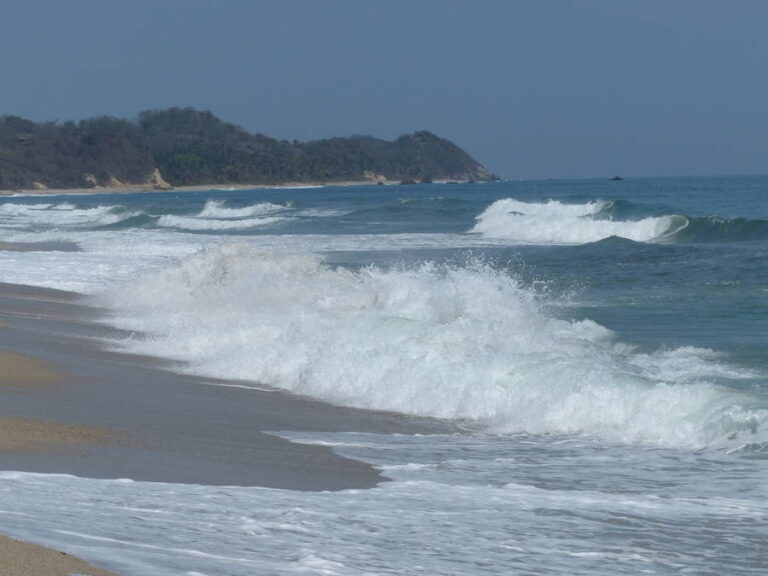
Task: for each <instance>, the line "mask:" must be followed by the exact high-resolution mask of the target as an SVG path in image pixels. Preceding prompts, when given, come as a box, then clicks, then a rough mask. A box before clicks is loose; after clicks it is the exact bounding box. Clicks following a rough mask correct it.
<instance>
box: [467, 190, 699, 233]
mask: <svg viewBox="0 0 768 576" xmlns="http://www.w3.org/2000/svg"><path fill="white" fill-rule="evenodd" d="M606 206H607V204H606V203H605V202H597V201H596V202H587V203H585V204H563V203H562V202H558V201H556V200H549V201H547V202H521V201H519V200H514V199H512V198H505V199H502V200H496V201H495V202H494V203H493V204H491V205H490V206H489V207H488V208H486V209H485V211H484V212H483V213H482V214H480V215H479V216H478V217H477V223H476V224H475V226H474V227H473V228H472V230H470V232H472V233H477V234H482V235H484V236H486V237H488V238H503V239H506V240H510V241H513V242H515V243H519V244H586V243H588V242H597V241H598V240H602V239H605V238H609V237H611V236H618V237H621V238H628V239H630V240H634V241H636V242H649V241H652V240H656V239H659V238H661V237H664V236H667V235H669V234H671V233H673V232H675V231H677V230H679V229H681V228H683V227H684V226H685V225H686V224H687V221H686V219H685V218H683V217H681V216H660V217H652V218H643V219H642V220H637V221H615V220H606V219H601V218H598V217H597V216H598V215H599V213H600V212H601V211H602V210H603V209H605V208H606Z"/></svg>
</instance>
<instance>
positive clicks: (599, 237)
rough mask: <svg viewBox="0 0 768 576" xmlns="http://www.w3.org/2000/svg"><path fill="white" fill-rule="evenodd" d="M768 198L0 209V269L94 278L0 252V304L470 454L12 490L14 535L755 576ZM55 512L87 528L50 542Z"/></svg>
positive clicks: (600, 190) (638, 184)
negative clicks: (228, 485)
mask: <svg viewBox="0 0 768 576" xmlns="http://www.w3.org/2000/svg"><path fill="white" fill-rule="evenodd" d="M767 194H768V177H724V178H703V177H698V178H664V179H661V178H659V179H637V180H626V181H623V182H610V181H600V180H579V181H537V182H498V183H489V184H454V185H448V184H433V185H416V186H397V187H390V186H386V187H350V188H339V187H326V188H308V189H280V190H211V191H203V192H195V193H175V192H162V193H159V192H158V193H150V194H134V195H92V196H49V197H14V198H9V199H3V200H1V201H0V234H2V235H1V236H0V240H3V241H17V242H38V241H46V242H50V241H65V242H73V243H75V244H77V245H78V246H79V247H80V251H78V252H43V251H41V252H30V253H24V254H19V253H2V252H0V272H1V273H2V280H3V281H6V282H18V283H25V284H31V285H42V286H51V287H57V288H64V289H72V290H76V291H80V292H83V293H85V294H88V295H89V296H90V297H91V298H93V299H94V301H95V302H97V303H99V304H100V305H104V306H107V307H108V308H109V309H111V310H112V317H111V322H112V323H113V324H115V325H117V326H121V327H126V328H130V329H134V330H139V331H142V332H145V333H148V334H150V335H151V337H150V338H147V339H137V340H135V341H123V342H112V343H110V345H112V346H117V347H119V348H121V349H128V350H133V351H139V352H142V353H149V354H154V355H158V356H163V357H168V358H173V359H176V360H180V361H182V362H184V366H186V368H185V369H186V370H188V371H189V372H191V373H197V374H205V375H212V376H217V377H220V378H225V379H226V378H232V379H237V380H246V381H249V380H250V381H253V382H254V383H261V384H267V385H272V386H276V387H280V388H284V389H287V390H290V391H293V392H296V393H301V394H307V395H310V396H313V397H317V398H320V399H324V400H327V401H329V402H333V403H337V404H342V405H350V406H356V407H362V408H371V409H387V410H395V411H400V412H404V413H409V414H418V415H427V416H434V417H438V418H446V419H450V420H452V421H454V422H456V423H457V424H458V425H459V426H460V428H461V429H463V430H465V432H463V433H460V434H456V435H449V436H432V437H407V436H396V435H395V436H377V435H362V434H358V435H354V434H347V435H306V434H302V435H300V436H299V435H296V434H294V433H291V432H290V431H285V432H284V433H282V434H284V435H285V436H286V437H289V438H291V439H294V440H296V441H303V442H320V443H323V444H330V445H332V446H334V447H335V449H337V450H338V451H339V452H341V453H343V454H345V455H349V456H352V457H355V458H359V459H361V460H365V461H368V462H371V463H373V464H375V465H377V466H381V467H382V468H383V469H384V470H385V473H386V474H387V475H388V476H390V477H392V478H393V479H394V480H395V481H394V482H391V483H388V484H385V485H383V486H381V487H379V488H376V489H374V490H370V491H363V492H354V491H352V492H344V493H338V494H320V495H318V494H314V495H313V494H300V495H299V494H293V493H290V492H283V491H275V490H266V489H250V490H249V489H240V488H238V489H232V490H227V491H224V492H222V491H221V490H218V489H217V490H214V489H209V488H206V487H183V486H165V487H163V486H162V485H147V484H142V483H117V482H110V481H95V480H87V479H73V478H63V477H55V476H37V475H28V474H15V473H6V474H4V475H2V476H0V510H1V511H2V512H0V514H2V518H3V522H4V527H5V525H6V524H8V525H9V526H10V527H9V528H8V529H7V531H8V532H9V533H15V534H17V535H19V536H28V535H30V534H44V535H45V538H46V539H47V541H48V542H49V543H51V544H54V545H59V546H68V547H69V549H72V550H74V551H77V552H79V553H81V554H83V555H85V556H86V557H91V558H93V559H101V560H103V561H105V562H111V565H113V566H114V567H115V568H117V569H122V570H123V571H124V572H125V573H126V574H145V573H150V572H149V571H148V570H150V571H151V572H152V573H155V574H187V573H202V574H262V573H263V574H273V573H297V574H390V573H395V574H413V573H429V574H569V575H570V574H585V575H586V574H590V575H591V574H606V575H608V574H640V573H650V574H765V573H766V572H768V558H766V552H765V550H766V549H768V507H767V505H766V501H768V432H766V430H768V376H766V375H767V374H768V337H767V335H768V264H767V262H768V260H767V259H768V201H767V200H768V196H767ZM164 490H165V491H166V492H164ZM167 491H172V492H173V494H174V495H175V500H174V501H173V502H170V501H169V500H168V499H167V498H165V497H164V496H163V494H167ZM41 492H43V493H46V494H50V495H52V496H51V497H54V496H55V497H57V498H60V499H61V502H62V504H61V513H62V514H66V515H67V516H68V517H75V516H77V515H78V514H79V515H81V516H82V517H83V521H82V522H81V523H80V524H81V525H80V526H75V527H73V528H72V529H71V530H69V531H68V532H61V530H58V529H57V528H56V527H55V520H56V516H55V515H53V519H49V518H48V516H50V514H47V513H46V511H45V506H44V505H42V504H41V503H40V499H39V498H37V497H36V496H35V494H39V493H41ZM64 495H66V496H64ZM107 495H108V496H107ZM128 502H134V503H135V502H141V503H142V504H141V507H142V508H143V509H146V510H154V511H155V512H156V513H157V514H159V515H161V516H162V517H163V521H162V522H155V521H154V520H152V519H150V520H148V519H147V518H146V517H145V516H144V517H140V518H139V517H134V516H132V515H131V514H129V513H128V512H126V511H127V510H128V509H129V508H130V507H129V506H128V504H127V503H128ZM195 502H197V503H198V504H197V505H195V504H194V503H195ZM200 502H203V503H202V504H200ZM190 507H195V509H196V510H197V511H198V512H197V514H198V515H197V516H195V518H196V519H195V520H193V521H190V520H189V518H190V517H189V512H188V511H189V509H190ZM103 510H106V511H103ZM340 511H343V512H340ZM203 518H205V520H203ZM75 524H77V523H75ZM173 531H177V532H178V533H183V534H185V535H187V536H188V539H189V540H190V541H193V542H195V544H194V545H192V544H190V545H188V546H186V545H185V547H183V548H184V550H183V551H181V550H180V547H179V543H178V542H174V541H173V538H170V539H169V538H168V537H167V536H164V535H167V534H168V533H169V532H173ZM150 544H151V546H150Z"/></svg>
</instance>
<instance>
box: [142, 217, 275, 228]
mask: <svg viewBox="0 0 768 576" xmlns="http://www.w3.org/2000/svg"><path fill="white" fill-rule="evenodd" d="M283 220H285V218H284V217H281V216H265V217H263V218H242V219H239V220H234V219H212V218H197V217H190V216H176V215H173V214H166V215H164V216H160V218H158V220H157V225H158V226H160V227H162V228H176V229H178V230H193V231H203V230H247V229H249V228H258V227H260V226H268V225H270V224H275V223H277V222H281V221H283Z"/></svg>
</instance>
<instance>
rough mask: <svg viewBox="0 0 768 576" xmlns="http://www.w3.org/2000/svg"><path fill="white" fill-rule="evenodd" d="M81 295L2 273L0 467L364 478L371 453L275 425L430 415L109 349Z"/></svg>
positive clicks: (105, 332)
mask: <svg viewBox="0 0 768 576" xmlns="http://www.w3.org/2000/svg"><path fill="white" fill-rule="evenodd" d="M101 314H103V312H101V311H99V310H96V309H94V308H90V307H88V306H86V305H84V304H83V303H82V302H81V299H80V297H79V296H78V295H76V294H72V293H68V292H61V291H57V290H49V289H44V288H30V287H24V286H15V285H8V284H0V350H3V352H2V354H0V366H2V373H3V374H4V376H3V377H2V379H1V380H0V395H2V402H0V431H2V430H4V431H5V432H3V433H4V434H5V435H6V436H7V438H8V439H7V440H6V441H4V442H3V443H0V469H2V470H17V471H28V472H49V473H67V474H74V475H77V476H85V477H93V478H131V479H134V480H144V481H160V482H177V483H194V484H210V485H240V486H266V487H272V488H285V489H293V490H340V489H346V488H367V487H371V486H374V485H376V484H377V483H378V482H381V481H382V480H385V479H384V478H383V477H382V476H381V474H380V473H379V472H378V471H377V470H375V469H374V468H372V467H371V466H369V465H368V464H365V463H362V462H358V461H355V460H350V459H347V458H343V457H341V456H339V455H337V454H335V453H334V452H333V451H332V450H330V449H328V448H325V447H320V446H306V445H301V444H295V443H292V442H289V441H287V440H284V439H282V438H278V437H277V436H274V435H272V434H269V431H280V430H293V431H318V432H338V431H361V432H372V433H391V432H403V433H408V432H421V433H428V432H430V431H437V430H438V429H443V430H444V429H445V426H444V425H442V424H439V423H436V422H433V421H430V420H426V419H425V420H421V419H413V418H407V417H404V416H400V415H396V414H389V413H379V412H367V411H361V410H352V409H347V408H340V407H335V406H331V405H327V404H324V403H321V402H317V401H314V400H310V399H307V398H302V397H297V396H293V395H289V394H287V393H284V392H280V391H277V390H269V389H264V390H256V389H244V388H240V387H233V386H231V384H232V383H231V382H222V381H216V380H210V379H203V378H196V377H190V376H185V375H181V374H177V373H174V372H172V371H171V370H172V369H173V368H174V366H173V365H172V364H170V363H167V362H164V361H160V360H156V359H152V358H145V357H138V356H132V355H126V354H120V353H115V352H110V351H107V350H104V348H103V345H102V344H100V341H99V340H98V338H103V337H107V336H110V337H113V338H119V337H120V336H121V334H120V333H119V332H117V331H116V330H113V329H111V328H108V327H106V326H103V325H100V324H97V323H94V321H96V320H97V319H98V318H99V316H100V315H101Z"/></svg>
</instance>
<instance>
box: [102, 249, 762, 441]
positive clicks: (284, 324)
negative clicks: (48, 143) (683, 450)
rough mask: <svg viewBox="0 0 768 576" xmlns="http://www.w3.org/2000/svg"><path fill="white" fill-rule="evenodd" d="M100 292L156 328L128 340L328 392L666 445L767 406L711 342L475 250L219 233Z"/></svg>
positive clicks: (196, 364) (243, 376) (731, 431)
mask: <svg viewBox="0 0 768 576" xmlns="http://www.w3.org/2000/svg"><path fill="white" fill-rule="evenodd" d="M107 298H108V304H109V305H110V306H112V307H113V308H115V309H116V310H118V311H119V314H120V315H119V319H118V324H119V325H120V326H122V327H126V328H129V329H132V330H142V331H146V332H149V333H151V334H152V335H153V337H152V339H150V340H149V341H147V340H137V341H132V342H129V343H128V345H129V347H131V348H132V349H133V350H136V351H139V352H143V353H149V354H152V353H156V351H157V350H163V353H164V354H167V355H169V356H170V357H173V358H175V359H178V360H183V361H187V362H189V369H190V370H191V371H193V372H195V373H198V374H202V375H208V376H215V377H221V378H227V379H238V380H250V381H256V382H260V383H264V384H269V385H273V386H276V387H280V388H284V389H287V390H290V391H293V392H296V393H301V394H306V395H309V396H313V397H316V398H320V399H323V400H327V401H330V402H333V403H336V404H343V405H349V406H356V407H362V408H369V409H375V410H393V411H398V412H402V413H407V414H414V415H424V416H434V417H440V418H451V419H459V420H468V421H472V422H475V423H477V424H479V425H482V426H483V427H485V428H486V429H489V430H493V431H497V432H533V433H572V434H587V435H592V436H596V437H601V438H607V439H611V440H616V441H626V442H646V443H654V444H660V445H675V446H679V445H685V446H701V445H706V444H710V443H712V442H716V441H718V439H722V438H724V437H727V436H729V435H736V436H740V435H745V434H746V435H750V436H752V435H753V432H754V433H760V434H762V433H763V432H762V428H763V427H764V426H765V421H766V418H767V417H768V411H766V410H761V409H760V407H756V406H753V404H752V402H753V400H752V399H751V398H750V397H749V396H748V395H747V394H746V393H744V394H742V393H739V392H737V391H735V390H734V389H731V388H728V387H725V386H722V385H718V384H717V382H718V381H720V380H722V379H723V378H726V379H736V378H749V377H751V376H753V375H751V374H747V373H745V372H742V371H739V370H738V369H736V368H733V367H729V366H727V364H725V363H724V362H723V359H722V358H720V357H719V356H717V355H716V354H714V353H713V352H712V351H709V350H704V349H698V348H681V349H676V350H667V351H660V352H656V353H653V354H641V353H639V352H637V351H636V350H634V349H633V348H632V347H630V346H627V345H626V344H622V343H620V342H617V341H616V339H615V337H614V335H613V333H612V332H610V331H609V330H607V329H606V328H604V327H602V326H600V325H599V324H596V323H595V322H592V321H590V320H583V321H567V320H563V319H559V318H556V317H553V316H552V315H551V314H549V313H547V311H546V309H545V304H546V303H545V302H542V301H541V300H540V299H539V297H537V296H536V295H535V294H534V293H533V292H532V291H530V290H528V289H526V288H524V287H523V286H522V285H521V284H520V283H518V281H517V280H516V279H515V278H513V277H511V276H509V275H507V274H506V273H504V272H502V271H499V270H495V269H493V268H491V267H490V266H488V265H486V264H484V263H482V262H469V263H468V264H467V265H466V266H461V267H450V266H439V265H435V264H424V265H421V266H418V267H414V268H391V269H382V268H377V267H368V268H364V269H362V270H360V271H357V272H355V271H350V270H347V269H343V268H333V267H329V266H327V265H325V264H323V263H322V261H321V260H320V259H319V258H317V257H316V256H313V255H310V254H305V253H299V254H286V253H281V252H275V251H265V250H257V249H254V248H252V247H248V246H225V247H221V248H218V249H216V250H213V251H206V252H202V253H200V254H198V255H196V256H194V257H192V258H190V259H188V260H186V261H184V262H182V263H181V264H180V265H179V266H178V267H176V268H173V269H171V270H166V271H164V272H162V273H157V272H155V273H153V274H152V276H148V277H146V278H143V279H140V280H138V281H137V282H136V283H134V284H132V285H130V286H123V287H121V288H120V289H116V290H113V291H112V292H111V293H110V294H108V296H107Z"/></svg>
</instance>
